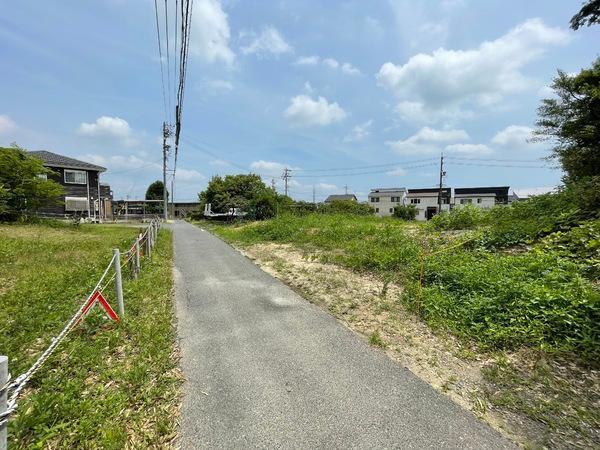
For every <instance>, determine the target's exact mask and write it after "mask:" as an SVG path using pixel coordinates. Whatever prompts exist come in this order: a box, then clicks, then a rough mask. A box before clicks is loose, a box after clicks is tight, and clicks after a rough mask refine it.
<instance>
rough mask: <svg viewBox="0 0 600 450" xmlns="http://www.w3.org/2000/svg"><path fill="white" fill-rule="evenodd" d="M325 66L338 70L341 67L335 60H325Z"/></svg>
mask: <svg viewBox="0 0 600 450" xmlns="http://www.w3.org/2000/svg"><path fill="white" fill-rule="evenodd" d="M323 64H324V65H325V66H327V67H330V68H331V69H337V68H338V67H339V66H340V63H339V62H337V61H336V60H335V59H333V58H325V59H324V60H323Z"/></svg>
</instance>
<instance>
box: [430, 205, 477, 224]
mask: <svg viewBox="0 0 600 450" xmlns="http://www.w3.org/2000/svg"><path fill="white" fill-rule="evenodd" d="M486 214H487V210H484V209H481V208H478V207H477V206H474V205H465V206H460V207H457V208H454V209H452V210H450V211H443V212H442V213H441V214H436V215H435V216H433V218H432V219H431V221H430V222H429V223H430V224H431V226H432V227H433V228H434V229H436V230H468V229H472V228H475V227H476V226H478V225H480V224H482V223H483V220H484V218H485V216H486Z"/></svg>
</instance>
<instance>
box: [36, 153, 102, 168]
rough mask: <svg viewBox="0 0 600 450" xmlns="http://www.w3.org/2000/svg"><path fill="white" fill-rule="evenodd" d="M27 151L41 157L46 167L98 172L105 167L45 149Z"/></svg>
mask: <svg viewBox="0 0 600 450" xmlns="http://www.w3.org/2000/svg"><path fill="white" fill-rule="evenodd" d="M29 153H30V154H31V155H33V156H35V157H36V158H38V159H41V160H42V161H43V162H44V165H45V166H48V167H63V168H66V169H83V170H95V171H98V172H105V171H106V167H102V166H97V165H95V164H90V163H87V162H84V161H80V160H78V159H75V158H69V157H68V156H63V155H59V154H58V153H52V152H48V151H46V150H35V151H31V152H29Z"/></svg>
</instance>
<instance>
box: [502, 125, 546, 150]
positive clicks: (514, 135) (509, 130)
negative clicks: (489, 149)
mask: <svg viewBox="0 0 600 450" xmlns="http://www.w3.org/2000/svg"><path fill="white" fill-rule="evenodd" d="M532 132H533V128H530V127H525V126H521V125H510V126H508V127H506V128H505V129H504V130H502V131H499V132H498V133H496V135H495V136H494V137H493V138H492V143H493V144H496V145H498V146H500V147H504V148H512V149H522V148H527V147H530V148H532V147H536V146H539V145H540V143H538V142H528V140H529V139H531V138H532V137H533V136H532Z"/></svg>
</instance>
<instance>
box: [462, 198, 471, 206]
mask: <svg viewBox="0 0 600 450" xmlns="http://www.w3.org/2000/svg"><path fill="white" fill-rule="evenodd" d="M466 203H473V199H472V198H461V199H460V204H461V205H464V204H466Z"/></svg>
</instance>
